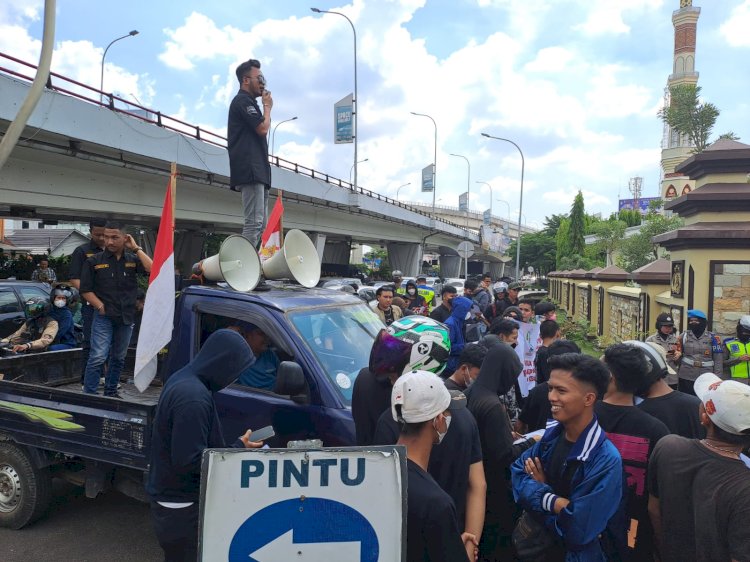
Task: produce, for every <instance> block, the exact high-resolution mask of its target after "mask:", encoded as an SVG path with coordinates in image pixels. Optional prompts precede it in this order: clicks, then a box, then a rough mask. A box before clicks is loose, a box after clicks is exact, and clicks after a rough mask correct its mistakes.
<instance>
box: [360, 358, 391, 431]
mask: <svg viewBox="0 0 750 562" xmlns="http://www.w3.org/2000/svg"><path fill="white" fill-rule="evenodd" d="M391 389H392V387H391V383H390V381H388V380H387V379H386V380H382V381H381V380H378V379H377V378H375V375H373V374H372V373H371V372H370V370H369V369H367V368H364V369H361V370H360V371H359V374H358V375H357V378H356V379H354V388H353V389H352V417H353V418H354V429H355V431H356V433H357V445H360V446H362V445H372V444H373V437H374V435H375V426H376V425H377V423H378V418H379V417H380V414H382V413H383V412H384V411H385V410H389V409H390V407H391ZM393 443H395V441H394V442H393Z"/></svg>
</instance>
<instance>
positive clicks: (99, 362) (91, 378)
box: [81, 222, 151, 398]
mask: <svg viewBox="0 0 750 562" xmlns="http://www.w3.org/2000/svg"><path fill="white" fill-rule="evenodd" d="M104 245H105V249H104V251H103V252H101V253H99V254H96V255H94V256H92V257H90V258H89V259H88V260H86V265H85V266H84V268H83V271H82V273H81V296H82V297H83V298H84V299H86V300H87V301H88V302H89V304H91V306H93V307H94V310H96V314H95V315H94V319H93V321H92V324H91V353H90V355H89V360H88V363H87V365H86V375H85V377H84V383H83V384H84V392H86V393H89V394H96V389H97V387H98V385H99V378H100V377H101V372H102V367H103V365H104V361H106V359H107V356H109V355H110V350H111V351H112V355H111V357H110V358H109V369H107V378H106V380H105V381H104V395H105V396H111V397H115V398H119V395H118V394H117V384H118V382H119V380H120V372H121V371H122V367H123V365H124V363H125V354H126V353H127V351H128V343H129V342H130V334H131V332H132V330H133V322H134V319H135V300H136V294H137V291H138V284H137V282H136V278H137V275H138V274H139V273H145V272H149V271H151V258H150V257H148V256H147V255H146V253H145V252H144V251H143V248H141V247H139V246H138V244H136V242H135V240H133V237H132V236H130V235H129V234H126V233H125V231H124V228H123V225H122V224H120V223H117V222H108V223H107V224H106V225H105V227H104Z"/></svg>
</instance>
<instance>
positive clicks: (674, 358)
mask: <svg viewBox="0 0 750 562" xmlns="http://www.w3.org/2000/svg"><path fill="white" fill-rule="evenodd" d="M646 343H655V344H656V345H658V346H659V347H661V348H662V349H664V351H665V352H666V353H667V365H669V366H670V368H671V370H670V371H669V374H668V375H667V384H668V385H669V386H671V387H672V388H677V370H678V369H679V361H680V357H681V356H682V352H681V351H680V346H679V342H678V338H677V334H675V333H674V320H673V319H672V316H671V315H670V314H669V313H668V312H662V313H661V314H659V316H657V317H656V333H655V334H651V335H650V336H649V337H647V338H646ZM672 371H674V373H672Z"/></svg>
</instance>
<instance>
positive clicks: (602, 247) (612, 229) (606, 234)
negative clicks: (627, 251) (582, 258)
mask: <svg viewBox="0 0 750 562" xmlns="http://www.w3.org/2000/svg"><path fill="white" fill-rule="evenodd" d="M627 226H628V225H627V224H626V223H625V222H623V221H621V220H614V221H602V222H600V223H599V224H597V225H596V232H595V234H596V236H597V238H598V240H597V242H596V244H594V246H595V247H596V248H597V249H598V251H599V252H600V253H602V254H603V255H604V263H605V265H609V264H611V263H613V261H612V256H613V255H614V253H615V252H617V250H618V249H619V248H620V245H621V244H622V241H623V239H624V238H625V228H627Z"/></svg>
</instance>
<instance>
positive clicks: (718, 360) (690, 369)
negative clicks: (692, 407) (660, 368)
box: [677, 309, 724, 396]
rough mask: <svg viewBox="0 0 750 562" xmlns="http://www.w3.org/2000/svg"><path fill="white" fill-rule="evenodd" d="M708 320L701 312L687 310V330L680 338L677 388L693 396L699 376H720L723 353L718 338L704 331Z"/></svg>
mask: <svg viewBox="0 0 750 562" xmlns="http://www.w3.org/2000/svg"><path fill="white" fill-rule="evenodd" d="M707 324H708V320H707V318H706V314H705V313H704V312H703V311H701V310H695V309H691V310H688V329H687V331H685V332H683V334H682V336H680V340H679V345H680V347H681V348H682V357H681V358H680V369H679V371H677V377H678V383H677V384H678V388H679V390H680V392H687V393H688V394H692V395H693V396H695V391H694V390H693V384H694V383H695V379H697V378H698V377H699V376H700V375H701V374H703V373H705V372H707V371H713V372H714V374H716V375H717V376H719V377H720V376H721V375H722V364H723V360H724V353H723V352H722V350H721V342H720V341H719V338H718V337H717V336H715V335H714V334H712V333H711V332H709V331H708V330H706V325H707Z"/></svg>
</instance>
